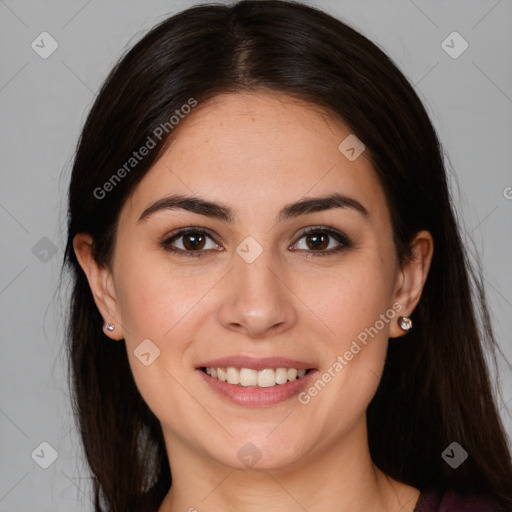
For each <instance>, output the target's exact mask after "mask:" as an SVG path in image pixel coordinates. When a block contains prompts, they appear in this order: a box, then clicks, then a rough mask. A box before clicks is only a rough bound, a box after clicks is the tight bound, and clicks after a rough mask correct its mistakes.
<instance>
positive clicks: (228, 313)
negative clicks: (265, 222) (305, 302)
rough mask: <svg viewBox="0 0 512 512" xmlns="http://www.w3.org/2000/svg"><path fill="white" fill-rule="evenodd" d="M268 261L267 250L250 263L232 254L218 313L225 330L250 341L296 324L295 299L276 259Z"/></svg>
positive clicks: (282, 268)
mask: <svg viewBox="0 0 512 512" xmlns="http://www.w3.org/2000/svg"><path fill="white" fill-rule="evenodd" d="M272 258H273V256H272V254H271V251H270V250H263V252H262V253H261V254H260V256H258V258H257V259H256V260H255V261H253V262H251V263H248V262H247V261H245V260H244V259H243V258H242V257H240V256H239V255H238V254H236V253H235V254H234V256H233V268H232V270H231V272H230V276H229V278H228V279H229V280H228V281H227V284H226V285H225V287H226V288H225V295H224V297H223V300H222V304H221V306H220V308H219V311H218V313H219V320H220V322H221V323H222V325H223V326H224V327H225V328H226V329H230V330H233V331H236V332H237V333H239V334H243V335H245V336H247V337H250V338H266V337H269V336H275V335H277V334H280V333H283V332H285V331H287V330H288V329H291V328H292V327H293V326H294V325H295V323H296V322H297V310H296V306H295V304H296V300H295V297H294V295H293V292H292V291H291V289H290V287H289V286H290V285H289V284H288V283H287V282H286V281H287V275H286V272H285V268H284V267H283V266H282V265H280V263H279V260H278V258H275V259H274V261H273V260H272ZM288 280H289V279H288Z"/></svg>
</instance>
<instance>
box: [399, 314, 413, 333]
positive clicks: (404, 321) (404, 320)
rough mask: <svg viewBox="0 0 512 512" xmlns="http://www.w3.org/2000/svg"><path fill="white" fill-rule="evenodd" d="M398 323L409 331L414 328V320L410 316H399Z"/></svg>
mask: <svg viewBox="0 0 512 512" xmlns="http://www.w3.org/2000/svg"><path fill="white" fill-rule="evenodd" d="M398 325H399V326H400V327H401V328H402V329H403V330H404V331H408V330H409V329H411V328H412V320H411V319H410V318H409V317H408V316H399V317H398Z"/></svg>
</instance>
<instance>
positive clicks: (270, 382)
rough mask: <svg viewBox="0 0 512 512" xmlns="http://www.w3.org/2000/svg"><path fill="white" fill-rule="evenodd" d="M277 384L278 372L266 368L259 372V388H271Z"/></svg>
mask: <svg viewBox="0 0 512 512" xmlns="http://www.w3.org/2000/svg"><path fill="white" fill-rule="evenodd" d="M275 384H276V372H275V371H274V370H272V368H266V369H265V370H260V371H259V372H258V386H259V387H260V388H269V387H270V386H275Z"/></svg>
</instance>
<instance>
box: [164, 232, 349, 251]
mask: <svg viewBox="0 0 512 512" xmlns="http://www.w3.org/2000/svg"><path fill="white" fill-rule="evenodd" d="M313 233H322V234H326V235H328V236H330V237H332V238H334V239H335V240H336V241H337V242H339V244H340V245H339V246H338V247H336V248H335V249H329V250H323V251H312V250H310V251H307V250H306V253H308V252H309V253H311V256H328V255H332V254H337V253H339V252H341V251H343V250H345V249H350V248H351V247H353V246H354V244H353V242H352V241H351V240H350V239H349V238H348V236H347V235H345V234H344V233H340V232H338V231H334V230H332V229H330V228H326V227H323V226H315V227H310V228H307V229H306V230H304V231H303V232H302V233H301V235H300V236H299V238H298V240H297V242H295V244H294V245H296V244H297V243H298V241H299V240H301V239H302V238H304V237H305V236H307V235H310V234H313ZM187 234H200V235H206V236H208V237H209V238H211V239H212V240H213V241H214V242H215V243H217V242H216V241H215V240H214V238H213V236H212V235H211V234H210V233H209V232H208V231H205V230H204V229H202V228H194V227H188V228H181V229H179V230H177V231H175V232H174V233H171V234H170V236H168V237H166V238H165V239H164V240H163V241H162V242H161V246H162V247H163V249H164V250H166V251H168V252H172V253H174V254H176V255H177V256H180V257H181V256H183V257H186V258H200V257H204V256H205V255H206V254H205V253H206V250H205V249H201V250H196V251H185V250H183V249H178V248H176V247H173V246H172V245H171V243H172V242H173V241H174V240H176V239H178V238H180V237H183V236H184V235H187ZM217 245H219V244H217ZM298 250H303V249H298ZM308 257H309V256H308Z"/></svg>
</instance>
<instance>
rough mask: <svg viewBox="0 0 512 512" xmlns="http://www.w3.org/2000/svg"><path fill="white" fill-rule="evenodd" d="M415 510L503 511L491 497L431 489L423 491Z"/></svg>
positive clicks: (442, 511)
mask: <svg viewBox="0 0 512 512" xmlns="http://www.w3.org/2000/svg"><path fill="white" fill-rule="evenodd" d="M414 512H503V509H502V508H500V507H499V505H498V504H497V503H496V502H495V501H494V500H493V499H492V498H490V497H485V496H475V495H471V494H459V493H456V492H454V491H445V492H442V491H440V490H435V489H429V490H424V491H422V492H421V494H420V497H419V499H418V502H417V503H416V507H415V509H414Z"/></svg>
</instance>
